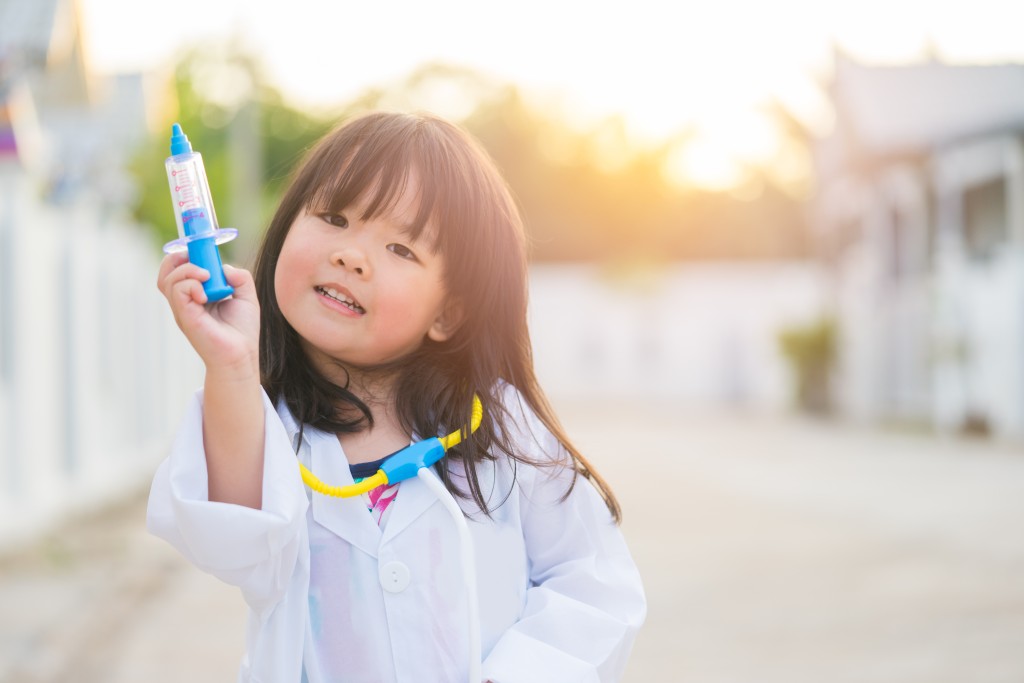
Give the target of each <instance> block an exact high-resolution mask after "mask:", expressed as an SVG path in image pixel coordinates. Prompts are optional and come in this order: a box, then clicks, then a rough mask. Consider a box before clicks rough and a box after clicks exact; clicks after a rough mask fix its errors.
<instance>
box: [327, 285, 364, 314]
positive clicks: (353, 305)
mask: <svg viewBox="0 0 1024 683" xmlns="http://www.w3.org/2000/svg"><path fill="white" fill-rule="evenodd" d="M320 291H321V292H323V293H324V294H326V295H327V296H329V297H331V298H332V299H334V300H335V301H340V302H341V303H343V304H345V305H346V306H348V307H349V308H351V309H352V310H354V311H362V310H363V307H362V306H360V305H359V304H357V303H356V302H355V301H353V300H352V299H349V298H347V297H345V296H342V295H341V294H340V293H339V292H338V290H336V289H333V288H330V287H321V288H320Z"/></svg>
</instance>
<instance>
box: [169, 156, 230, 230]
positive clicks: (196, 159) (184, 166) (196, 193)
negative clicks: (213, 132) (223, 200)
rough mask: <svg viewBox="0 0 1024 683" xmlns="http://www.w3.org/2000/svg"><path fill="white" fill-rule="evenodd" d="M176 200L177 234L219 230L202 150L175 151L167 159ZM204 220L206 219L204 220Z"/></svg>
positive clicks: (172, 198)
mask: <svg viewBox="0 0 1024 683" xmlns="http://www.w3.org/2000/svg"><path fill="white" fill-rule="evenodd" d="M164 166H165V168H166V169H167V183H168V184H169V185H170V188H171V201H172V202H173V203H174V219H175V221H177V223H178V237H182V238H184V237H193V236H195V235H200V234H203V233H206V232H211V233H212V232H214V231H216V230H217V229H218V227H219V226H218V225H217V214H216V212H215V211H214V210H213V198H212V197H211V196H210V184H209V182H208V181H207V180H206V169H205V168H204V167H203V156H202V155H201V154H200V153H199V152H185V153H182V154H175V155H173V156H170V157H168V158H167V161H166V162H164ZM202 219H205V220H202Z"/></svg>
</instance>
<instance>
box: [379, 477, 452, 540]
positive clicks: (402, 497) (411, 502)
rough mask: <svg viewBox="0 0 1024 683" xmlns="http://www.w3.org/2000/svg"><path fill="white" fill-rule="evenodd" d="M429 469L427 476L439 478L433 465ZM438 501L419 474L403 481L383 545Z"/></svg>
mask: <svg viewBox="0 0 1024 683" xmlns="http://www.w3.org/2000/svg"><path fill="white" fill-rule="evenodd" d="M427 471H428V475H427V476H430V477H434V478H438V476H437V473H436V472H434V469H433V468H432V467H429V468H427ZM437 502H439V501H438V500H437V496H436V495H435V494H434V492H433V491H431V490H430V489H429V488H428V487H427V485H426V484H424V483H423V482H422V481H420V478H419V477H418V476H417V477H412V478H411V479H406V480H405V481H403V482H402V483H401V484H400V485H399V487H398V497H397V498H395V502H394V503H392V505H393V506H394V507H393V508H392V510H391V516H390V517H388V523H387V524H385V525H384V537H383V538H382V539H381V545H383V544H385V543H388V542H390V541H391V540H392V539H394V537H395V536H397V535H398V534H399V533H401V532H402V531H403V530H405V529H406V528H407V527H408V526H409V525H410V524H412V523H413V522H414V521H415V520H416V518H417V517H419V516H420V515H422V514H423V513H425V512H426V511H427V509H428V508H430V506H431V505H433V504H434V503H437Z"/></svg>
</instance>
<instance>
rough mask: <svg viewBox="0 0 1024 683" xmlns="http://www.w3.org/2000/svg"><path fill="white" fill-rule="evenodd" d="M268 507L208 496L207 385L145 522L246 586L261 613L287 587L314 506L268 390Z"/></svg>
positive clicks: (208, 567)
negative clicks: (205, 444)
mask: <svg viewBox="0 0 1024 683" xmlns="http://www.w3.org/2000/svg"><path fill="white" fill-rule="evenodd" d="M263 403H264V415H265V420H264V424H265V427H264V453H263V508H262V509H260V510H254V509H251V508H248V507H244V506H241V505H233V504H229V503H218V502H211V501H210V500H209V493H208V492H209V489H208V479H207V470H206V452H205V449H204V447H203V409H202V392H198V393H197V394H196V396H195V397H194V398H193V400H192V402H191V403H190V404H189V406H188V408H187V410H186V413H185V417H184V420H183V423H182V426H181V427H180V428H179V430H178V433H177V435H176V437H175V439H174V442H173V445H172V447H171V451H170V454H169V455H168V457H167V459H166V460H164V461H163V463H161V465H160V466H159V468H158V469H157V472H156V475H155V477H154V479H153V485H152V488H151V489H150V495H149V508H148V511H147V526H148V527H149V530H150V532H151V533H153V534H155V535H157V536H159V537H161V538H163V539H165V540H167V541H168V542H169V543H170V544H171V545H173V546H174V547H175V548H177V549H178V550H179V551H180V552H181V553H182V555H184V556H185V557H186V558H187V559H188V560H189V561H190V562H192V563H193V564H195V565H196V566H197V567H198V568H200V569H202V570H203V571H205V572H208V573H210V574H213V575H214V576H217V577H218V578H220V579H221V580H223V581H225V582H227V583H229V584H232V585H235V586H238V587H239V588H241V589H242V593H243V595H244V596H245V599H246V602H248V603H249V606H250V607H251V608H252V609H253V610H254V611H255V612H257V613H259V612H262V611H264V610H266V609H269V608H270V607H272V606H273V605H274V604H276V603H277V602H278V601H279V600H280V598H281V597H282V596H283V594H284V593H285V591H286V590H287V588H288V584H289V581H290V579H291V577H292V574H293V570H294V568H295V564H296V561H297V559H298V557H299V553H300V552H301V550H302V548H303V547H304V538H305V536H304V534H305V528H306V527H305V523H306V519H305V513H306V507H307V505H308V500H307V498H306V495H305V492H304V491H303V489H302V482H301V477H300V475H299V471H298V467H297V465H296V464H295V455H294V453H293V452H292V450H291V448H290V446H289V439H288V436H287V433H286V431H285V429H284V425H283V424H282V422H281V419H280V417H279V416H278V414H277V412H276V411H275V410H274V407H273V405H272V404H271V403H270V400H269V399H268V398H267V396H266V394H264V396H263Z"/></svg>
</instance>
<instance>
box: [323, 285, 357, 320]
mask: <svg viewBox="0 0 1024 683" xmlns="http://www.w3.org/2000/svg"><path fill="white" fill-rule="evenodd" d="M314 289H316V291H317V292H318V293H319V294H320V295H321V296H323V297H324V299H326V301H325V302H324V305H325V306H327V307H329V308H331V309H332V310H335V311H339V312H340V313H343V314H345V315H363V314H365V313H366V309H365V308H363V307H362V306H360V305H359V302H358V301H356V300H355V299H354V298H353V297H352V295H351V294H349V292H348V290H347V289H345V288H344V287H342V286H341V285H317V286H316V287H315V288H314ZM339 304H340V305H339Z"/></svg>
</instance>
